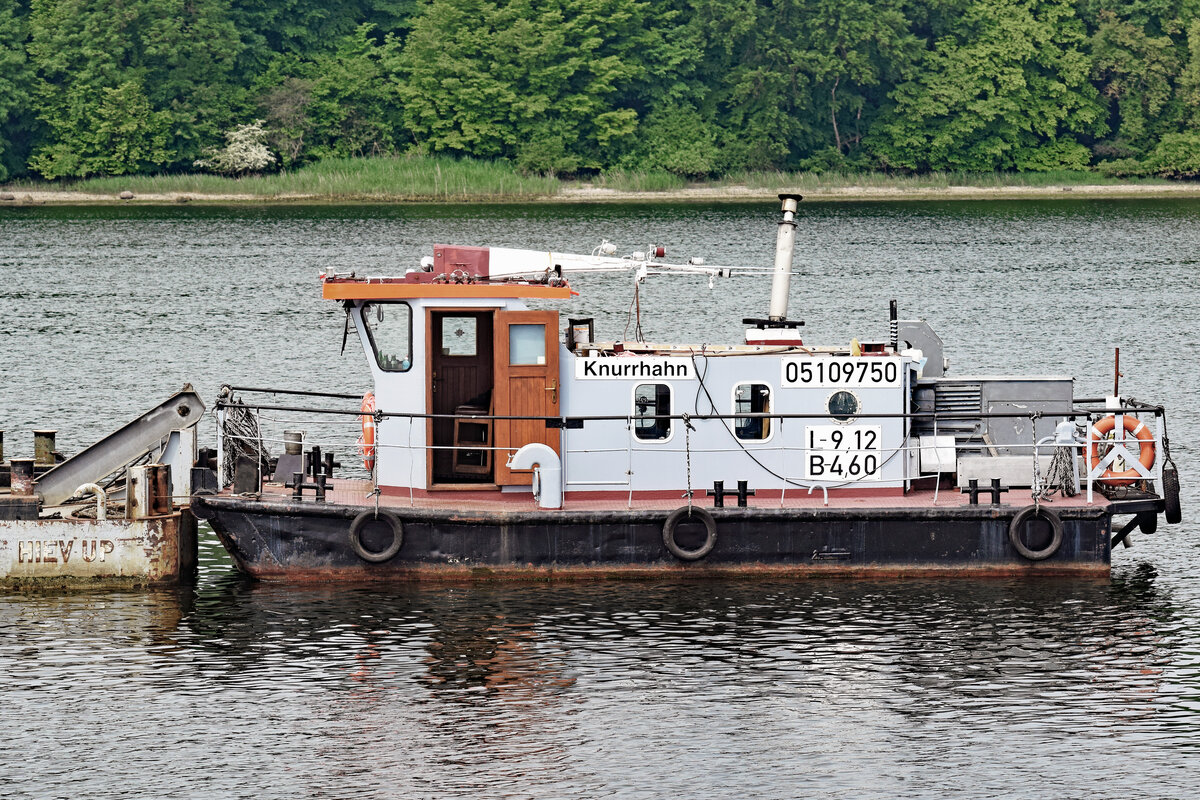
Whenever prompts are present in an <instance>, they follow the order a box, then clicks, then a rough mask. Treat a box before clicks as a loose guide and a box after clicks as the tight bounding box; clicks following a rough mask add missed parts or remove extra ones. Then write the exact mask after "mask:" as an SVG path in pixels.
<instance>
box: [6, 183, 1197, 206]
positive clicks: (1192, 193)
mask: <svg viewBox="0 0 1200 800" xmlns="http://www.w3.org/2000/svg"><path fill="white" fill-rule="evenodd" d="M792 190H793V189H792V188H791V187H780V188H779V189H771V190H768V189H761V188H755V187H749V186H744V185H720V186H687V187H684V188H682V189H672V190H669V191H643V192H639V191H627V190H625V191H622V190H618V189H611V188H606V187H596V186H565V187H563V188H562V189H561V190H560V191H558V192H557V193H555V194H545V195H521V196H517V197H513V196H490V195H488V196H478V197H471V196H465V197H452V198H447V197H437V196H422V195H389V194H365V193H364V194H360V195H346V194H336V195H332V194H330V195H322V194H277V195H266V194H237V193H231V192H222V193H207V192H171V193H165V192H149V193H133V192H130V194H131V195H132V196H131V197H125V198H123V197H121V195H120V194H119V193H117V194H104V193H98V192H75V191H36V190H34V191H28V190H18V191H17V192H15V193H14V192H11V191H9V192H0V195H3V194H8V195H10V197H0V208H3V207H5V206H9V207H15V206H36V205H60V206H85V205H124V204H129V205H174V204H186V203H199V204H215V205H222V204H230V205H238V204H277V203H278V204H286V203H295V204H305V203H313V204H316V203H428V202H498V203H501V202H521V203H551V202H553V203H605V202H609V203H613V202H622V203H628V202H653V203H712V202H723V201H726V202H753V201H756V200H764V201H768V200H774V199H775V198H776V195H777V194H779V193H780V192H783V191H792ZM794 191H798V192H799V193H800V194H803V195H804V197H805V199H807V200H847V201H849V200H995V199H1004V198H1009V199H1035V198H1049V197H1063V196H1064V195H1069V196H1071V197H1105V198H1114V199H1117V198H1152V197H1200V184H1191V183H1188V184H1156V185H1144V184H1128V185H1126V184H1115V185H1114V184H1099V185H1077V186H1060V185H1049V186H991V187H981V186H942V187H932V186H931V187H885V186H843V187H830V188H824V189H817V190H803V189H794Z"/></svg>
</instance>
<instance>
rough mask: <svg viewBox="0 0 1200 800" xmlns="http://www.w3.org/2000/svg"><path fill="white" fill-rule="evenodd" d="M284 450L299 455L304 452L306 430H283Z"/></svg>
mask: <svg viewBox="0 0 1200 800" xmlns="http://www.w3.org/2000/svg"><path fill="white" fill-rule="evenodd" d="M283 452H285V453H287V454H288V455H289V456H298V455H300V454H301V453H303V452H304V431H284V432H283Z"/></svg>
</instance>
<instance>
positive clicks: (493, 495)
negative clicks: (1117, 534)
mask: <svg viewBox="0 0 1200 800" xmlns="http://www.w3.org/2000/svg"><path fill="white" fill-rule="evenodd" d="M329 486H330V488H329V489H328V490H327V492H326V495H325V502H327V503H332V504H336V505H348V506H356V505H371V506H373V505H375V503H376V498H375V495H373V494H371V489H372V485H371V483H370V481H365V480H342V479H335V480H333V481H330V484H329ZM222 494H227V492H223V493H222ZM681 494H682V493H680V495H681ZM680 495H676V494H673V493H671V494H667V493H658V494H657V495H655V496H651V497H646V496H637V495H635V496H634V497H633V498H632V499H630V497H629V494H628V492H612V493H604V494H603V495H602V496H597V494H596V493H588V494H586V495H584V496H583V497H582V498H580V497H578V496H576V497H572V495H571V493H570V492H568V493H567V494H566V497H565V501H564V504H563V509H562V510H563V511H582V512H587V511H623V510H639V511H653V510H661V511H664V512H667V511H671V510H673V509H676V508H679V507H680V506H681V505H684V504H685V503H686V500H685V499H684V498H683V497H682V496H680ZM262 496H263V499H278V500H290V499H291V498H292V490H291V489H290V488H288V487H286V486H283V485H281V484H272V483H267V484H264V486H263V491H262ZM312 500H313V491H312V490H311V489H307V490H305V492H304V501H305V502H312ZM990 500H991V498H990V494H989V493H988V492H986V491H980V496H979V505H980V506H989V505H990ZM1092 500H1093V501H1092V503H1091V504H1089V503H1088V502H1087V495H1086V494H1085V493H1080V494H1078V495H1076V496H1075V497H1059V496H1057V495H1055V496H1054V497H1053V498H1052V499H1050V500H1043V501H1042V503H1043V505H1046V506H1047V507H1049V508H1051V509H1055V510H1065V509H1083V508H1092V509H1105V508H1107V507H1108V506H1109V505H1111V503H1110V501H1109V500H1108V499H1107V498H1105V497H1104V496H1103V495H1102V494H1099V493H1096V494H1094V495H1093V498H1092ZM378 502H379V506H380V507H381V508H418V509H429V510H435V509H443V510H444V509H446V508H447V507H448V506H450V507H453V508H454V509H455V510H457V511H461V512H464V513H471V512H472V511H478V512H489V511H491V512H500V511H536V510H538V509H537V505H536V503H535V502H534V500H533V497H532V495H531V494H529V493H528V492H506V493H501V492H499V491H495V490H491V491H451V490H448V491H437V492H426V491H423V490H417V491H414V492H413V494H412V496H410V495H409V494H408V493H407V491H405V493H404V494H402V495H397V494H384V495H381V496H380V497H379V501H378ZM1032 502H1033V501H1032V499H1031V497H1030V494H1029V489H1027V488H1022V489H1012V490H1009V491H1006V492H1004V493H1003V494H1002V495H1001V496H1000V505H999V506H998V508H1007V509H1013V508H1024V507H1025V506H1028V505H1030V504H1031V503H1032ZM969 503H970V500H969V498H968V496H967V494H966V493H965V492H960V491H959V490H958V489H957V488H942V489H940V490H938V491H937V492H934V490H932V489H919V490H914V491H910V492H908V493H907V494H869V495H863V494H842V493H839V492H838V491H836V490H834V491H831V492H830V493H829V501H828V503H826V502H825V498H824V497H823V495H822V493H821V492H820V491H814V492H813V493H812V494H808V492H807V490H805V489H795V490H792V491H788V492H786V493H785V494H784V496H783V497H782V498H781V497H780V495H779V493H778V491H775V492H773V493H772V494H770V495H766V496H763V497H758V496H754V497H749V498H747V504H748V505H749V506H750V507H751V508H761V509H776V508H785V509H790V508H794V509H818V508H829V509H845V510H851V509H885V508H886V509H897V510H900V509H934V508H937V509H954V508H962V507H966V506H968V505H969ZM695 504H696V505H698V506H702V507H705V508H711V507H712V505H713V498H711V497H706V496H705V495H704V490H703V489H698V490H697V491H696V496H695ZM736 506H737V493H736V492H726V494H725V507H726V508H733V507H736Z"/></svg>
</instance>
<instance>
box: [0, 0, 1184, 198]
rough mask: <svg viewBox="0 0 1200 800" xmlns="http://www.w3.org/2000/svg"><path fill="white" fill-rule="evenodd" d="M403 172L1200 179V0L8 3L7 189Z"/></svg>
mask: <svg viewBox="0 0 1200 800" xmlns="http://www.w3.org/2000/svg"><path fill="white" fill-rule="evenodd" d="M256 125H261V128H259V127H254V128H253V131H254V133H253V136H254V141H253V143H252V145H251V144H246V143H245V142H243V143H242V144H241V145H238V144H237V142H239V141H241V140H239V139H238V138H237V137H238V136H241V137H243V138H245V137H246V136H247V135H248V134H247V132H248V131H250V130H251V128H252V126H256ZM231 137H232V138H231ZM251 146H252V147H253V148H256V149H254V150H253V157H251V156H249V155H247V153H249V152H250V151H249V150H247V149H246V148H250V147H251ZM236 147H242V150H241V151H236V152H235V151H231V150H230V148H236ZM266 147H269V148H270V151H269V152H268V151H267V150H266ZM231 152H233V153H235V154H234V155H229V154H230V153H231ZM238 153H240V155H239V154H238ZM404 153H427V154H442V155H452V156H471V157H475V158H485V159H498V160H505V161H509V162H511V163H513V164H515V165H516V166H517V167H518V168H520V169H521V170H522V171H524V172H527V173H529V174H547V175H556V174H558V175H578V174H589V173H594V172H597V171H605V170H613V169H615V170H649V171H665V172H669V173H673V174H675V175H679V176H683V177H688V178H692V177H705V176H716V175H722V174H728V173H731V172H736V171H739V170H761V169H788V170H797V169H800V170H813V171H821V170H831V169H838V170H856V169H859V170H884V171H892V172H904V173H910V172H916V173H920V172H926V171H932V170H962V171H995V170H1000V171H1010V170H1011V171H1045V170H1059V169H1085V168H1096V169H1099V170H1101V171H1102V172H1104V173H1106V174H1110V175H1116V176H1124V175H1131V176H1132V175H1139V176H1140V175H1162V176H1166V177H1175V178H1196V177H1198V176H1200V0H0V180H5V179H6V178H9V177H13V176H20V175H24V174H31V175H36V176H40V177H43V178H50V179H55V178H75V177H86V176H93V175H122V174H131V173H148V172H186V171H192V170H196V169H203V168H208V169H211V170H213V171H218V172H225V173H228V174H245V173H247V172H251V171H254V170H255V169H257V168H266V169H274V168H277V167H282V168H284V169H289V168H292V167H295V166H298V165H302V164H305V163H311V162H315V161H320V160H323V159H336V158H345V157H353V156H371V155H381V154H404ZM222 154H225V155H222ZM268 156H270V157H268ZM239 159H240V160H239Z"/></svg>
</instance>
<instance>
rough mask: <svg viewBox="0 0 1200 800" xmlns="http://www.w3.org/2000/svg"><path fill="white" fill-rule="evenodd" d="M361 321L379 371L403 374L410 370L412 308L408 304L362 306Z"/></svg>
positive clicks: (369, 304) (371, 304) (366, 304)
mask: <svg viewBox="0 0 1200 800" xmlns="http://www.w3.org/2000/svg"><path fill="white" fill-rule="evenodd" d="M362 318H363V323H364V324H365V325H366V328H367V338H368V339H370V340H371V349H372V350H373V351H374V353H375V363H377V364H378V365H379V368H380V369H382V370H384V371H386V372H407V371H408V370H409V368H410V367H412V308H410V307H409V305H408V303H364V304H363V307H362Z"/></svg>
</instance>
